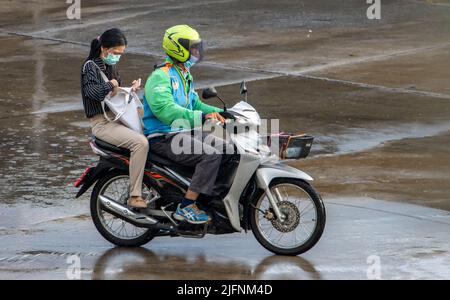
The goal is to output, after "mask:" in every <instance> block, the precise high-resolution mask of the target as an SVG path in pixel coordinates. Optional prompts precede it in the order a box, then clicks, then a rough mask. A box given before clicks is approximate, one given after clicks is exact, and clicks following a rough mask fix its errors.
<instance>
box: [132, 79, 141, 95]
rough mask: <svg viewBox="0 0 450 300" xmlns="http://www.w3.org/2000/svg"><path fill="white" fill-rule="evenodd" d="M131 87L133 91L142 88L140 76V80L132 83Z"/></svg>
mask: <svg viewBox="0 0 450 300" xmlns="http://www.w3.org/2000/svg"><path fill="white" fill-rule="evenodd" d="M131 89H132V90H133V92H137V91H139V90H140V89H141V79H140V78H139V79H138V80H134V81H133V82H132V83H131Z"/></svg>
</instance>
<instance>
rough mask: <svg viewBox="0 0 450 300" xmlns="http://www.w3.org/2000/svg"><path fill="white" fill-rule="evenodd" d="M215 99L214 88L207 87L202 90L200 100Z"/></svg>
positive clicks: (215, 92)
mask: <svg viewBox="0 0 450 300" xmlns="http://www.w3.org/2000/svg"><path fill="white" fill-rule="evenodd" d="M214 97H217V91H216V89H215V88H214V87H209V88H206V89H203V90H202V98H203V99H210V98H214Z"/></svg>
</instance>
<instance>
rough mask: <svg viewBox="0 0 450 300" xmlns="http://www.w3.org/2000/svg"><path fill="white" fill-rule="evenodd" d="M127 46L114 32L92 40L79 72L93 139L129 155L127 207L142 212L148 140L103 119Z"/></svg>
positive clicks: (118, 79) (137, 84) (118, 80)
mask: <svg viewBox="0 0 450 300" xmlns="http://www.w3.org/2000/svg"><path fill="white" fill-rule="evenodd" d="M126 46H127V40H126V38H125V35H124V34H123V33H122V31H120V30H119V29H116V28H113V29H109V30H107V31H105V32H104V33H103V34H102V35H101V36H99V37H98V38H96V39H94V40H92V42H91V50H90V53H89V56H88V58H87V59H86V61H85V63H84V64H83V69H82V72H81V95H82V99H83V107H84V112H85V114H86V117H87V118H89V120H90V123H91V126H92V133H93V134H94V136H96V137H97V138H99V139H101V140H103V141H105V142H108V143H110V144H113V145H116V146H118V147H124V148H127V149H129V150H130V151H131V157H130V166H129V170H130V198H129V199H128V205H129V206H132V207H136V208H145V207H147V204H146V202H145V200H144V199H143V198H142V178H143V175H144V167H145V162H146V160H147V154H148V140H147V139H146V137H145V136H144V135H142V134H139V133H137V132H135V131H133V130H131V129H129V128H128V127H126V126H125V125H123V124H122V123H120V122H119V121H116V122H109V121H108V120H107V119H106V118H105V116H104V115H103V109H102V105H101V101H103V100H104V99H105V97H106V95H108V94H109V93H110V92H111V94H112V95H114V94H116V93H117V91H118V87H119V86H121V79H120V76H119V73H118V71H117V67H116V64H117V63H118V62H119V60H120V57H121V55H123V54H124V52H125V48H126ZM100 70H101V71H100ZM101 72H103V73H104V74H105V75H106V76H107V78H108V79H109V81H108V82H105V80H104V79H103V78H102V74H101ZM132 85H133V88H134V89H135V90H137V89H138V88H139V83H138V82H137V81H136V80H135V81H133V82H132ZM105 111H106V113H107V114H108V116H109V117H110V118H114V114H113V113H112V112H111V111H110V110H109V109H108V107H107V106H106V105H105Z"/></svg>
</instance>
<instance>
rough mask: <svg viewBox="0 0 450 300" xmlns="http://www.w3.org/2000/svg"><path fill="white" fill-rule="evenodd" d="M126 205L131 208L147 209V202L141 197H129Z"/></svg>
mask: <svg viewBox="0 0 450 300" xmlns="http://www.w3.org/2000/svg"><path fill="white" fill-rule="evenodd" d="M127 204H128V205H129V206H131V207H133V208H147V202H145V200H144V199H143V198H142V197H131V198H130V199H128V201H127Z"/></svg>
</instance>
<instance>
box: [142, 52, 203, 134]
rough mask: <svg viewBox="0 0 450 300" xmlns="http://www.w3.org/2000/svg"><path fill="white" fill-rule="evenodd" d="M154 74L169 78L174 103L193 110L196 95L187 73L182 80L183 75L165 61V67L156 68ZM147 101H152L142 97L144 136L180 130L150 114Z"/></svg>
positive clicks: (190, 77) (189, 75)
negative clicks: (163, 74)
mask: <svg viewBox="0 0 450 300" xmlns="http://www.w3.org/2000/svg"><path fill="white" fill-rule="evenodd" d="M154 72H164V73H165V74H166V75H167V76H169V77H170V84H171V86H170V89H171V91H172V95H173V99H174V101H175V102H176V103H177V104H178V105H180V106H182V107H185V108H187V109H190V110H193V107H194V105H195V101H196V100H197V97H198V96H197V93H196V92H195V88H194V82H193V80H192V76H191V74H190V73H188V76H187V79H184V78H182V76H183V74H182V73H181V71H178V70H177V69H176V67H175V66H174V65H172V64H171V62H170V61H168V60H166V65H165V66H164V67H160V68H157V69H156V70H155V71H154ZM184 82H186V85H187V87H188V93H187V95H186V92H185V89H184ZM147 100H150V101H152V100H151V99H146V97H145V96H144V117H143V122H144V126H145V128H144V134H145V135H146V136H148V135H150V134H154V133H170V132H178V131H181V130H182V129H179V128H172V127H171V126H170V125H166V124H164V123H163V122H161V121H160V120H158V118H156V117H155V115H154V114H153V113H152V110H151V108H150V106H149V105H148V103H147Z"/></svg>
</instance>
